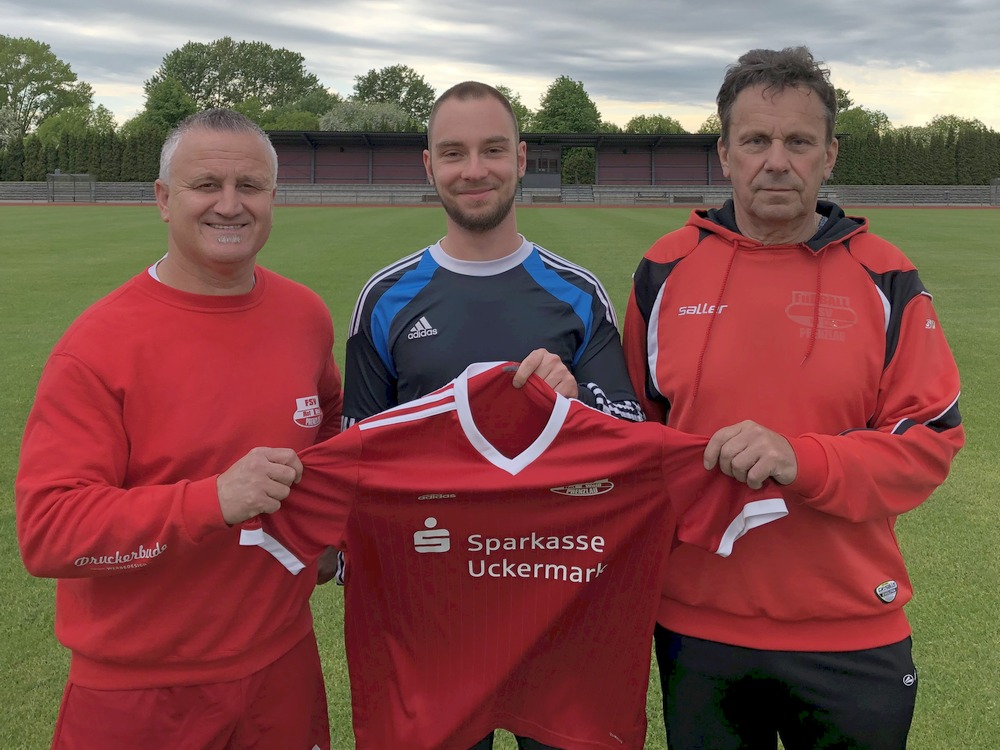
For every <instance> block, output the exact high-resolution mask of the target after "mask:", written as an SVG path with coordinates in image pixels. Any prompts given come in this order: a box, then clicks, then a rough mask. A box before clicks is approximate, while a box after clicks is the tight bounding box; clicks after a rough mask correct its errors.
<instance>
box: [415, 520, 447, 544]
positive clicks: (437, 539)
mask: <svg viewBox="0 0 1000 750" xmlns="http://www.w3.org/2000/svg"><path fill="white" fill-rule="evenodd" d="M437 523H438V522H437V519H436V518H434V517H431V518H428V519H426V520H425V521H424V526H426V527H427V529H426V530H421V531H415V532H413V549H415V550H416V551H417V552H447V551H448V550H450V549H451V532H449V531H448V529H438V528H436V526H437Z"/></svg>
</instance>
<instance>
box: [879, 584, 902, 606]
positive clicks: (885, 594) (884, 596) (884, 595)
mask: <svg viewBox="0 0 1000 750" xmlns="http://www.w3.org/2000/svg"><path fill="white" fill-rule="evenodd" d="M898 589H899V586H898V585H897V584H896V582H895V581H891V580H890V581H886V582H885V583H880V584H879V585H878V586H876V587H875V596H877V597H878V598H879V599H881V600H882V601H883V602H885V603H886V604H888V603H889V602H891V601H892V600H893V599H895V598H896V591H897V590H898Z"/></svg>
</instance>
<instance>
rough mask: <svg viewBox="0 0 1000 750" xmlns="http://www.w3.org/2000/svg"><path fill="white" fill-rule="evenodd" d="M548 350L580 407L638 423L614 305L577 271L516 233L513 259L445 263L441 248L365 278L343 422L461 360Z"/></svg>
mask: <svg viewBox="0 0 1000 750" xmlns="http://www.w3.org/2000/svg"><path fill="white" fill-rule="evenodd" d="M539 348H542V349H546V350H547V351H549V352H552V353H553V354H557V355H558V356H559V357H560V358H561V359H562V361H563V363H564V364H565V365H566V367H567V368H569V370H570V371H571V372H572V373H573V374H574V375H575V376H576V379H577V382H578V383H579V384H580V395H579V398H580V400H582V401H583V402H584V403H587V404H588V405H590V406H594V407H596V408H599V409H601V410H602V411H605V412H607V413H608V414H611V415H613V416H616V417H620V418H623V419H628V420H632V421H637V422H638V421H642V420H643V419H644V417H643V414H642V410H641V409H640V407H639V405H638V402H637V399H636V397H635V393H634V391H633V389H632V386H631V383H630V382H629V378H628V373H627V371H626V369H625V364H624V358H623V356H622V351H621V340H620V338H619V333H618V323H617V318H616V315H615V311H614V307H613V306H612V304H611V301H610V299H609V298H608V294H607V292H606V291H605V289H604V287H603V286H602V285H601V283H600V281H598V280H597V278H596V277H595V276H594V275H593V274H591V273H590V272H589V271H587V270H586V269H584V268H581V267H580V266H577V265H575V264H573V263H571V262H569V261H567V260H565V259H564V258H561V257H559V256H558V255H555V254H553V253H550V252H549V251H547V250H545V249H543V248H541V247H539V246H538V245H534V244H532V243H531V242H528V241H527V240H524V241H523V242H522V244H521V247H520V248H519V249H518V250H517V251H516V252H515V253H513V254H512V255H508V256H506V257H504V258H500V259H498V260H491V261H462V260H456V259H455V258H452V257H451V256H449V255H447V253H445V252H444V250H442V248H441V245H440V243H438V244H435V245H431V246H430V247H427V248H425V249H423V250H421V251H420V252H417V253H414V254H413V255H409V256H407V257H405V258H403V259H401V260H399V261H397V262H396V263H394V264H392V265H390V266H387V267H386V268H384V269H382V270H381V271H379V272H378V273H376V274H375V275H374V276H373V277H372V278H371V279H370V280H369V281H368V283H367V284H366V285H365V287H364V289H363V290H362V291H361V295H360V297H359V298H358V302H357V305H356V307H355V310H354V315H353V316H352V318H351V325H350V330H349V338H348V340H347V360H346V366H345V379H344V422H345V426H349V425H351V424H353V423H354V422H355V421H357V420H360V419H364V418H366V417H369V416H371V415H373V414H377V413H378V412H381V411H383V410H385V409H387V408H389V407H392V406H396V405H397V404H401V403H405V402H407V401H411V400H413V399H415V398H419V397H421V396H425V395H426V394H428V393H430V392H431V391H433V390H435V389H436V388H440V387H441V386H443V385H445V384H446V383H448V382H449V381H451V380H452V379H453V378H455V377H457V376H458V375H459V373H461V372H462V371H463V370H464V369H465V368H466V367H467V366H468V365H469V364H471V363H473V362H482V361H498V360H510V361H520V360H521V359H523V358H524V357H526V356H527V355H528V354H529V353H531V352H532V351H533V350H534V349H539Z"/></svg>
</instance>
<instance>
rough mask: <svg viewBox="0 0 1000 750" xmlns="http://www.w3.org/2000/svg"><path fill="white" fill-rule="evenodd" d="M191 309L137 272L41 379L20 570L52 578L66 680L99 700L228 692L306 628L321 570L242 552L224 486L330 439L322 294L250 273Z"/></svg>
mask: <svg viewBox="0 0 1000 750" xmlns="http://www.w3.org/2000/svg"><path fill="white" fill-rule="evenodd" d="M256 279H257V283H256V285H255V287H254V289H253V290H252V291H251V292H250V293H248V294H245V295H239V296H219V297H213V296H202V295H196V294H189V293H185V292H181V291H178V290H175V289H171V288H170V287H167V286H165V285H163V284H161V283H160V282H158V281H156V280H154V279H153V278H152V277H150V275H149V274H148V273H147V272H143V273H141V274H139V275H138V276H136V277H135V278H133V279H131V280H130V281H128V282H127V283H125V284H124V285H123V286H121V287H120V288H118V289H117V290H115V291H114V292H112V293H111V294H109V295H108V296H107V297H105V298H104V299H102V300H100V301H98V302H97V303H95V304H94V305H93V306H91V307H90V308H89V309H88V310H86V311H85V312H84V313H83V314H82V315H81V316H80V317H79V318H78V319H77V320H76V322H74V323H73V325H72V326H71V327H70V328H69V330H68V331H67V332H66V333H65V335H64V336H63V337H62V339H61V340H60V341H59V343H58V344H57V345H56V347H55V349H54V350H53V352H52V355H51V357H50V358H49V361H48V363H47V364H46V366H45V370H44V372H43V373H42V378H41V382H40V383H39V387H38V394H37V397H36V400H35V404H34V407H33V409H32V411H31V414H30V416H29V418H28V423H27V427H26V429H25V434H24V442H23V445H22V450H21V462H20V467H19V471H18V476H17V481H16V486H15V498H16V506H17V532H18V540H19V543H20V547H21V554H22V556H23V559H24V564H25V566H26V567H27V568H28V571H29V572H30V573H31V574H32V575H36V576H45V577H51V578H58V579H59V581H58V584H57V590H56V635H57V637H58V638H59V640H60V642H61V643H62V644H63V645H65V646H66V647H67V648H69V649H70V650H71V651H72V662H71V667H70V679H71V680H72V681H73V682H75V683H77V684H80V685H84V686H87V687H91V688H99V689H120V688H126V689H127V688H142V687H156V686H170V685H186V684H199V683H207V682H218V681H225V680H231V679H238V678H240V677H243V676H246V675H248V674H251V673H252V672H255V671H257V670H259V669H261V668H263V667H264V666H267V665H268V664H270V663H271V662H273V661H274V660H275V659H277V658H278V657H279V656H281V655H282V654H284V653H285V652H286V651H287V650H288V649H289V648H291V647H292V646H293V645H295V643H297V642H298V641H299V640H301V638H303V637H304V636H305V635H306V634H308V633H309V632H310V630H311V628H312V615H311V613H310V610H309V595H310V593H311V592H312V589H313V586H314V584H315V573H313V574H311V575H310V574H309V573H308V572H307V573H306V574H304V575H302V576H299V577H298V578H296V579H294V580H291V579H290V578H289V577H288V576H287V574H285V573H284V571H282V570H280V569H279V570H275V567H276V566H275V565H274V562H273V560H272V559H271V558H270V556H269V555H268V554H267V553H265V552H263V551H262V550H257V549H253V550H248V549H245V548H242V549H241V548H240V547H239V535H240V529H239V528H238V527H235V528H230V527H229V526H227V524H226V523H225V521H224V520H223V518H222V514H221V511H220V508H219V500H218V495H217V492H216V478H217V476H218V475H219V474H220V473H221V472H223V471H225V470H226V469H227V468H229V466H231V465H232V464H233V463H234V462H235V461H237V460H238V459H239V458H241V457H242V456H243V455H244V454H246V453H247V451H249V450H250V449H251V448H253V447H255V446H260V445H264V446H271V447H287V448H293V449H296V450H301V449H303V448H305V447H307V446H309V445H312V444H313V443H315V442H316V441H317V440H319V439H322V438H325V437H328V436H330V435H332V434H334V433H335V432H336V431H337V429H338V426H339V419H340V406H341V395H340V375H339V373H338V372H337V368H336V365H335V364H334V362H333V360H332V355H331V350H332V345H333V328H332V325H331V321H330V314H329V312H328V310H327V309H326V307H325V306H324V304H323V302H322V301H321V300H320V299H319V297H318V296H317V295H315V294H314V293H312V292H311V291H309V290H308V289H306V288H305V287H303V286H301V285H299V284H296V283H294V282H292V281H289V280H288V279H285V278H282V277H281V276H278V275H277V274H274V273H272V272H270V271H267V270H265V269H263V268H260V267H258V268H257V269H256Z"/></svg>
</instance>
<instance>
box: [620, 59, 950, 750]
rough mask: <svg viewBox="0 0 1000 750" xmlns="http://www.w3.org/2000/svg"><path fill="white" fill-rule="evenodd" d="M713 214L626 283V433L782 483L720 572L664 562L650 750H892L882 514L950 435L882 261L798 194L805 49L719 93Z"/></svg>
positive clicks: (659, 250) (732, 79)
mask: <svg viewBox="0 0 1000 750" xmlns="http://www.w3.org/2000/svg"><path fill="white" fill-rule="evenodd" d="M718 105H719V116H720V120H721V125H722V134H721V138H720V139H719V143H718V150H719V155H720V158H721V162H722V167H723V171H724V173H725V175H726V176H727V177H728V178H729V179H730V180H731V181H732V185H733V199H732V200H729V201H727V202H726V204H725V205H724V206H722V208H719V209H713V210H710V211H695V212H693V214H692V215H691V218H690V219H689V220H688V222H687V225H686V226H684V227H682V228H681V229H679V230H677V231H675V232H672V233H670V234H668V235H666V236H665V237H662V238H661V239H660V240H658V241H657V242H656V243H655V244H654V245H653V246H652V248H650V250H649V251H648V252H647V253H646V255H645V257H644V259H643V260H642V262H641V263H640V264H639V267H638V269H637V270H636V273H635V276H634V285H633V291H632V296H631V299H630V301H629V307H628V311H627V316H626V321H625V331H624V348H625V354H626V359H627V361H628V367H629V372H630V374H631V377H632V382H633V385H634V386H635V388H636V392H637V393H638V394H639V397H640V400H641V401H642V403H643V407H644V409H645V411H646V415H647V417H648V418H650V419H653V420H657V419H658V420H659V421H663V422H666V423H667V424H669V425H671V426H673V427H676V428H678V429H681V430H683V431H685V432H690V433H695V434H705V435H713V438H712V439H711V441H710V443H709V446H708V448H707V449H706V452H705V464H706V467H712V466H715V465H716V464H719V465H720V466H721V467H722V470H723V471H724V472H725V473H727V474H729V475H731V476H734V477H736V478H738V479H740V480H742V481H745V482H746V483H747V484H749V485H750V486H751V487H759V486H760V484H761V482H762V481H763V480H764V479H765V478H767V477H769V476H770V477H774V478H775V479H776V480H777V481H778V482H779V483H780V484H782V485H784V491H783V494H784V497H785V500H786V502H787V504H788V510H789V514H788V516H787V518H786V519H785V520H784V521H783V522H782V523H780V524H774V525H772V526H768V527H766V528H764V529H762V530H761V531H760V532H759V533H758V534H756V535H755V536H754V537H753V538H752V539H748V540H747V542H746V544H744V545H743V546H742V547H741V548H739V549H737V550H735V551H734V554H733V555H732V556H731V557H730V558H728V559H725V560H723V559H719V558H714V559H713V557H712V556H711V555H708V554H705V553H704V552H703V551H702V550H698V549H695V548H693V547H692V546H691V545H687V544H680V545H679V546H678V547H676V548H675V549H674V550H673V551H672V552H671V555H670V559H669V564H668V566H667V571H668V572H667V583H666V586H665V589H664V591H663V597H662V600H661V603H660V609H659V615H658V621H659V625H658V626H657V629H656V653H657V660H658V663H659V667H660V677H661V683H662V686H663V695H664V716H665V722H666V728H667V739H668V743H669V745H670V748H671V750H693V749H694V748H713V750H725V749H727V748H734V749H735V748H774V747H775V745H776V738H777V737H778V736H780V738H781V741H782V742H783V744H784V747H785V748H787V749H788V750H805V749H806V748H809V749H811V748H818V747H852V748H855V747H856V748H876V749H879V750H882V749H885V750H889V749H890V748H894V749H895V748H902V747H904V746H905V744H906V736H907V733H908V731H909V727H910V723H911V720H912V716H913V708H914V701H915V697H916V687H917V685H916V682H917V672H916V668H915V667H914V665H913V660H912V656H911V647H910V627H909V625H908V623H907V620H906V617H905V615H904V613H903V605H904V604H906V602H907V601H909V599H910V598H911V594H912V588H911V585H910V581H909V578H908V577H907V573H906V568H905V566H904V564H903V559H902V556H901V555H900V551H899V547H898V545H897V543H896V538H895V534H894V531H893V527H894V523H895V519H896V517H897V516H899V515H900V514H901V513H905V512H906V511H908V510H911V509H912V508H914V507H916V506H917V505H919V504H920V503H922V502H923V501H924V500H926V499H927V498H928V496H929V495H930V494H931V493H932V492H933V491H934V489H935V488H936V487H937V486H938V485H940V484H941V483H942V482H943V481H944V479H945V477H946V476H947V474H948V471H949V468H950V466H951V462H952V459H953V458H954V456H955V454H956V453H957V452H958V450H959V449H960V448H961V446H962V444H963V442H964V432H963V429H962V424H961V417H960V415H959V412H958V396H959V377H958V371H957V368H956V366H955V361H954V358H953V357H952V354H951V351H950V350H949V347H948V344H947V342H946V340H945V338H944V334H943V332H942V330H941V325H940V322H939V320H938V317H937V314H936V313H935V311H934V307H933V305H932V302H931V296H930V294H929V293H928V292H927V290H926V289H925V288H924V286H923V284H922V283H921V281H920V279H919V277H918V276H917V272H916V269H915V268H914V267H913V264H912V263H910V261H909V260H908V259H907V258H906V256H905V255H903V253H902V252H901V251H900V250H899V249H898V248H896V247H894V246H893V245H891V244H890V243H888V242H886V241H885V240H883V239H881V238H879V237H876V236H875V235H873V234H871V233H870V232H869V231H868V222H867V221H866V220H865V219H858V218H850V217H847V216H845V215H844V212H843V211H842V210H841V209H840V208H839V207H838V206H836V205H834V204H832V203H828V202H825V201H819V200H818V195H819V188H820V185H821V183H822V182H823V180H824V179H826V178H828V177H829V176H830V173H831V170H832V169H833V166H834V163H835V161H836V158H837V140H836V138H834V137H833V128H834V118H835V115H836V92H835V90H834V88H833V86H832V85H831V83H830V81H829V71H827V70H825V69H823V68H822V67H820V65H819V64H818V63H817V62H816V61H815V60H814V59H813V57H812V55H811V54H810V53H809V51H808V50H807V49H805V48H802V47H799V48H789V49H786V50H782V51H780V52H778V51H771V50H753V51H751V52H748V53H747V54H746V55H744V56H743V57H741V58H740V60H739V62H738V63H737V64H736V65H734V66H732V67H730V69H729V70H728V72H727V74H726V77H725V80H724V82H723V85H722V88H721V91H720V92H719V95H718Z"/></svg>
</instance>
